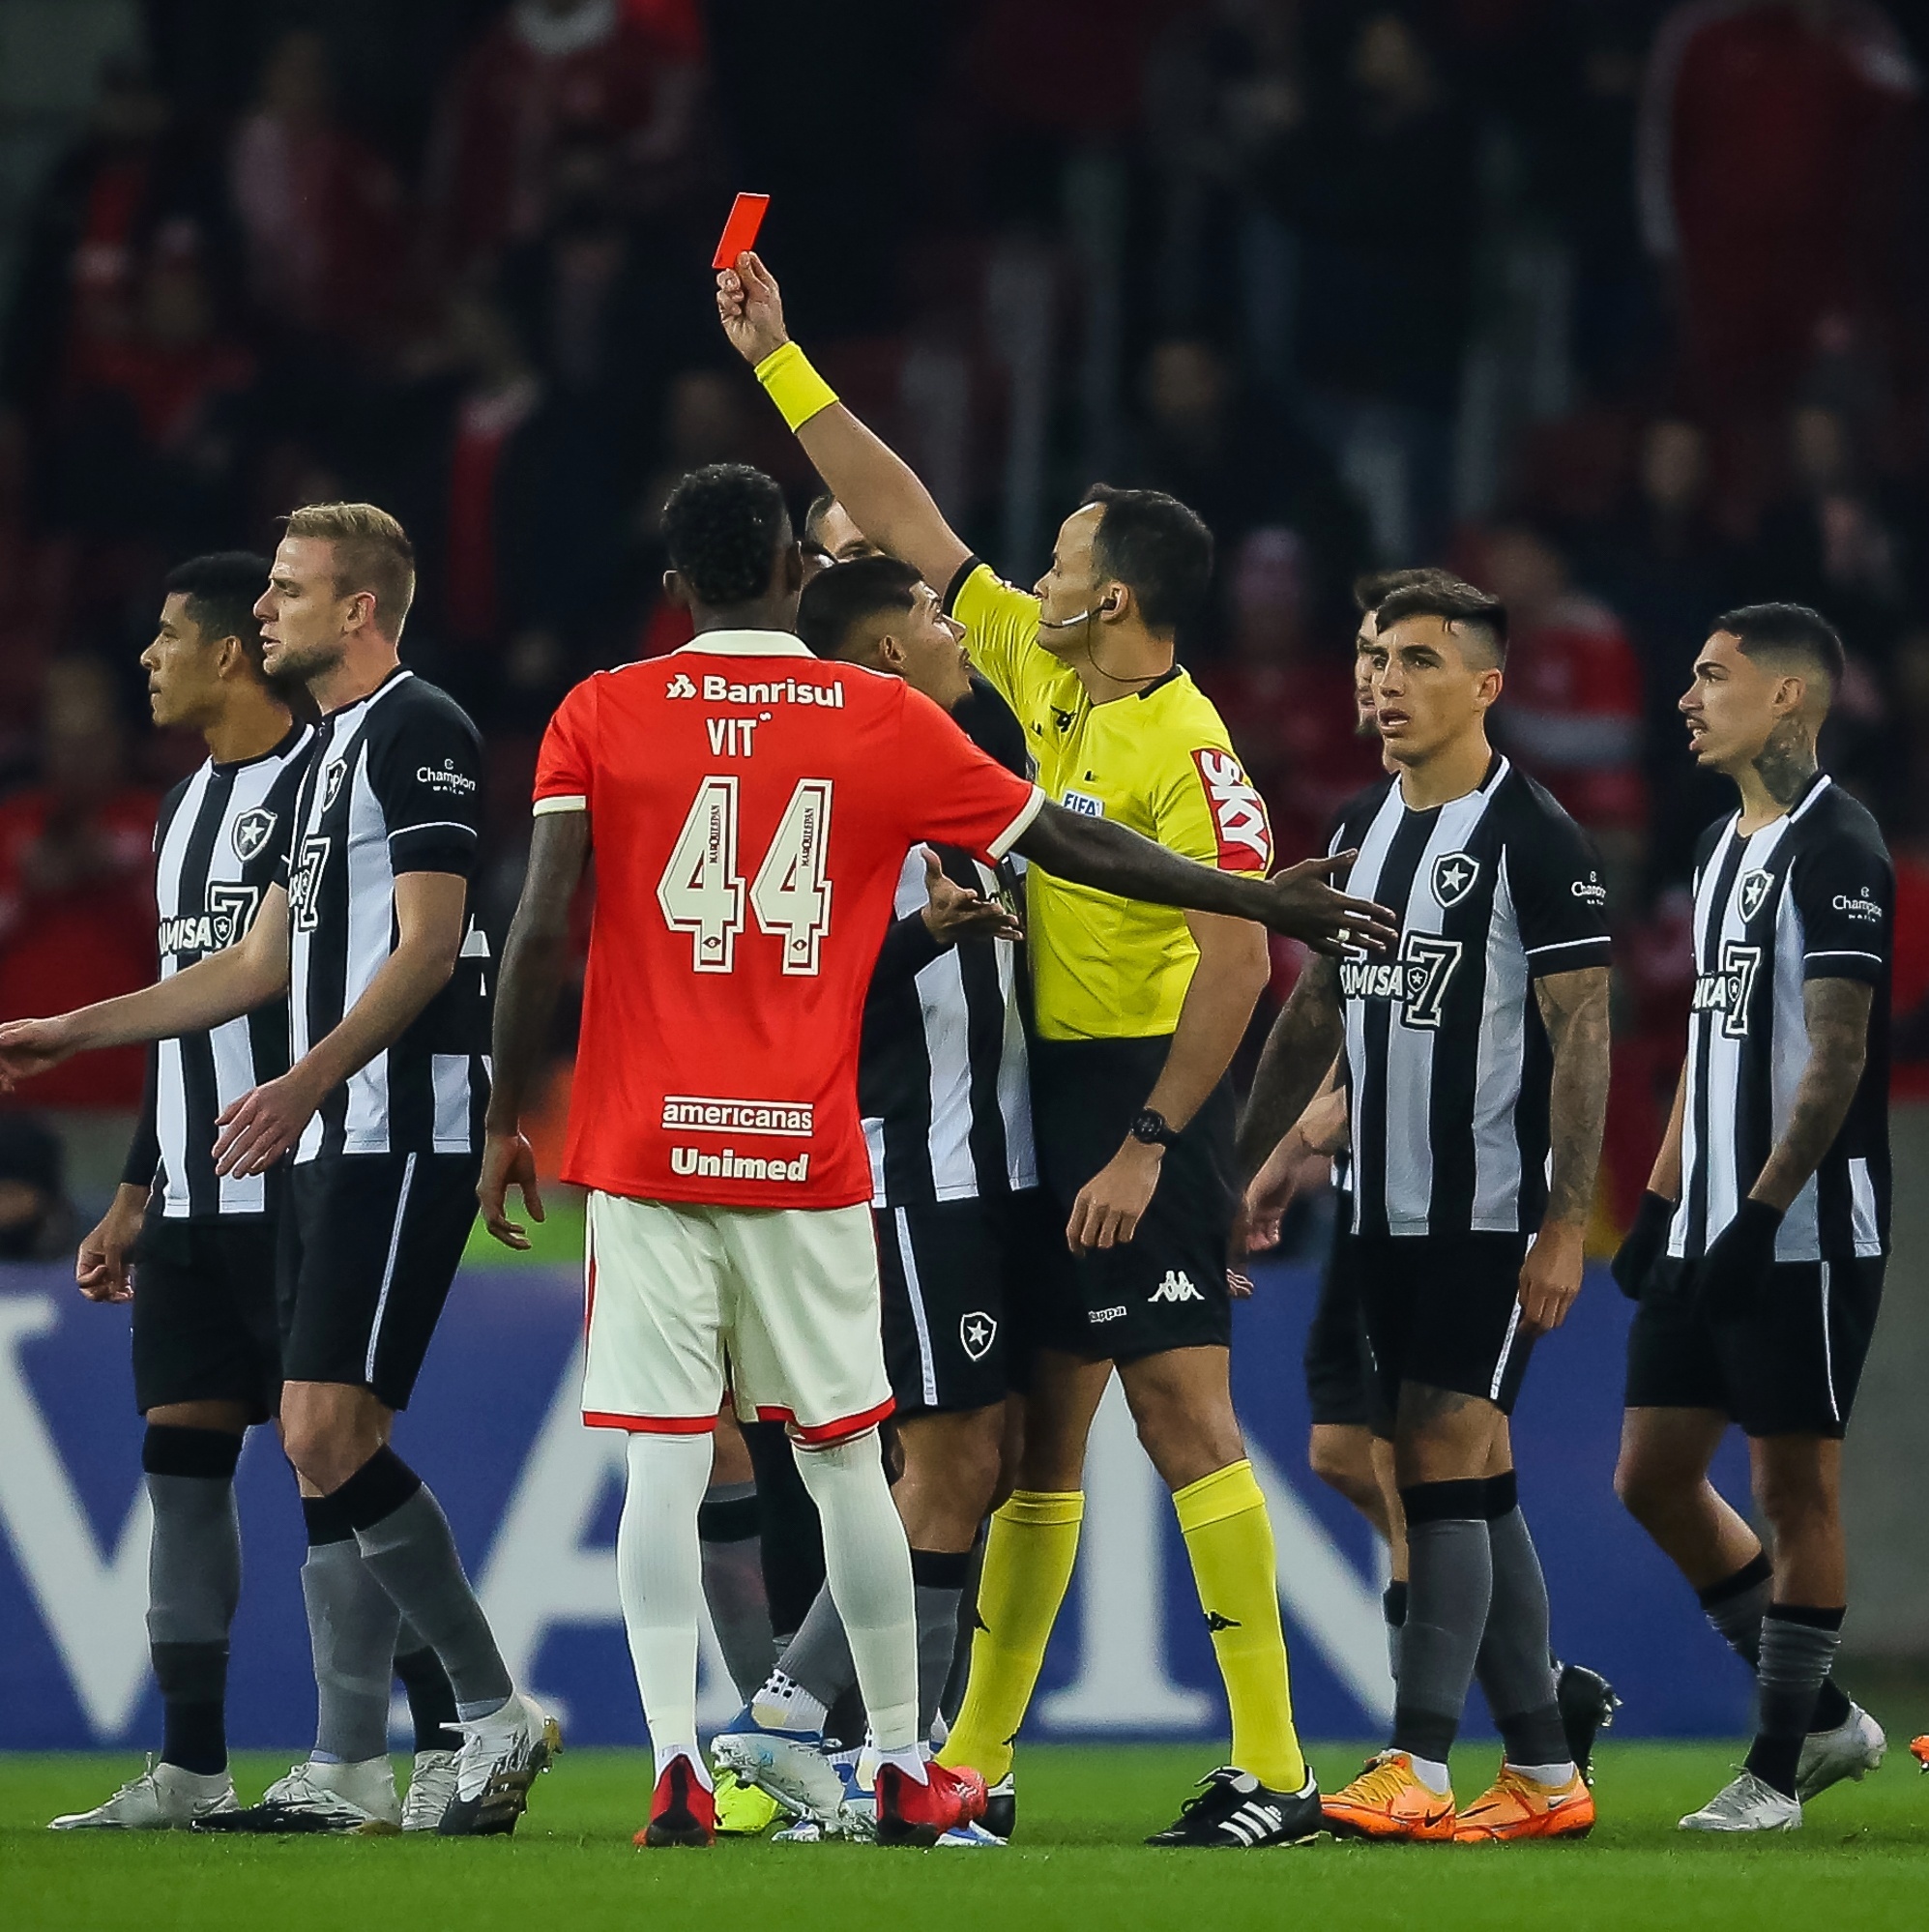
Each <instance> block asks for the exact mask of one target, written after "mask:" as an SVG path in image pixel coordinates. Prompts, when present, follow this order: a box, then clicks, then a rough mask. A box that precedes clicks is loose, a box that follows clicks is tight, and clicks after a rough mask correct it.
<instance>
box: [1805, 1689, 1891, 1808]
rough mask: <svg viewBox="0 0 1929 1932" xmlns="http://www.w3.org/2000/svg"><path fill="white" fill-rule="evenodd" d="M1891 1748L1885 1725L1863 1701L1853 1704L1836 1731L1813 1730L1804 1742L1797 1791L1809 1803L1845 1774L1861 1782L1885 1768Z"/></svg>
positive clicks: (1840, 1779) (1837, 1782) (1836, 1727)
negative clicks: (1885, 1760)
mask: <svg viewBox="0 0 1929 1932" xmlns="http://www.w3.org/2000/svg"><path fill="white" fill-rule="evenodd" d="M1887 1749H1888V1738H1887V1736H1886V1735H1885V1732H1884V1730H1883V1727H1882V1726H1881V1725H1880V1724H1878V1723H1877V1722H1876V1720H1875V1719H1874V1718H1873V1717H1871V1716H1870V1715H1869V1713H1868V1712H1866V1711H1864V1710H1863V1709H1862V1707H1861V1706H1860V1705H1859V1704H1851V1705H1850V1706H1849V1714H1848V1716H1846V1717H1845V1718H1843V1720H1842V1721H1841V1723H1839V1724H1838V1725H1836V1726H1835V1728H1834V1729H1833V1730H1832V1731H1811V1732H1810V1733H1809V1734H1808V1736H1807V1737H1806V1738H1804V1739H1803V1740H1802V1741H1801V1762H1800V1764H1799V1765H1798V1766H1797V1770H1796V1774H1795V1788H1796V1794H1797V1797H1798V1798H1800V1800H1801V1801H1802V1802H1803V1803H1804V1804H1806V1803H1807V1802H1808V1800H1810V1799H1811V1798H1819V1797H1821V1795H1822V1794H1823V1793H1824V1792H1825V1791H1827V1789H1828V1787H1829V1786H1830V1785H1831V1784H1840V1783H1841V1782H1842V1780H1843V1779H1844V1778H1845V1777H1846V1778H1853V1779H1854V1780H1855V1781H1856V1783H1857V1784H1859V1783H1861V1781H1862V1779H1863V1778H1865V1777H1866V1776H1867V1775H1868V1774H1869V1772H1870V1771H1880V1770H1881V1769H1882V1761H1883V1755H1884V1753H1885V1752H1886V1751H1887Z"/></svg>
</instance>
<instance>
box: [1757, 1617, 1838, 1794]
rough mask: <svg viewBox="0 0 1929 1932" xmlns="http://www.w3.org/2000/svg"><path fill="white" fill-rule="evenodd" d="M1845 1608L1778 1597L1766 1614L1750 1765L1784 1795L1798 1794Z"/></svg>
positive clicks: (1763, 1626) (1758, 1671) (1766, 1781)
mask: <svg viewBox="0 0 1929 1932" xmlns="http://www.w3.org/2000/svg"><path fill="white" fill-rule="evenodd" d="M1846 1614H1847V1613H1846V1612H1845V1611H1842V1610H1835V1609H1827V1610H1816V1609H1810V1608H1808V1607H1807V1606H1805V1605H1802V1604H1796V1603H1775V1604H1771V1605H1770V1606H1769V1608H1768V1615H1767V1616H1766V1617H1764V1618H1763V1619H1762V1661H1761V1663H1760V1665H1759V1666H1758V1667H1757V1670H1756V1673H1755V1677H1756V1696H1757V1702H1758V1705H1759V1714H1758V1716H1757V1719H1756V1723H1757V1730H1756V1733H1755V1742H1754V1743H1753V1744H1752V1745H1751V1746H1750V1747H1749V1751H1748V1763H1747V1769H1748V1770H1749V1771H1753V1772H1754V1773H1755V1775H1756V1776H1757V1777H1759V1778H1761V1779H1762V1780H1763V1781H1764V1782H1765V1783H1767V1784H1771V1785H1773V1786H1774V1788H1775V1789H1776V1790H1777V1791H1779V1792H1780V1793H1781V1794H1782V1796H1783V1797H1784V1798H1793V1797H1794V1796H1795V1781H1796V1767H1797V1764H1798V1763H1799V1761H1800V1757H1801V1745H1802V1740H1803V1739H1804V1738H1805V1737H1806V1736H1807V1735H1808V1732H1809V1728H1810V1726H1811V1725H1812V1724H1813V1723H1814V1721H1815V1699H1816V1693H1817V1692H1818V1691H1820V1690H1821V1688H1822V1685H1823V1682H1824V1680H1825V1679H1826V1678H1827V1675H1828V1671H1829V1667H1830V1666H1831V1665H1832V1664H1833V1663H1834V1661H1835V1653H1836V1651H1837V1650H1838V1649H1839V1648H1840V1646H1841V1643H1842V1619H1843V1617H1844V1616H1845V1615H1846Z"/></svg>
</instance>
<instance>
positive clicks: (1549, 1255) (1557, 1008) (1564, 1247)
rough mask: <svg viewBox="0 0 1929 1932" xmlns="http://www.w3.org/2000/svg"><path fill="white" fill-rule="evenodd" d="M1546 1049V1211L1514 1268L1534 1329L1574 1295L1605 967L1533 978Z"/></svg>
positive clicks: (1582, 1255) (1603, 1099)
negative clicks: (1549, 1051) (1550, 1062)
mask: <svg viewBox="0 0 1929 1932" xmlns="http://www.w3.org/2000/svg"><path fill="white" fill-rule="evenodd" d="M1534 999H1535V1000H1536V1002H1537V1003H1538V1005H1539V1007H1540V1017H1541V1022H1542V1024H1543V1025H1544V1026H1545V1027H1546V1028H1547V1039H1548V1043H1549V1045H1550V1046H1551V1047H1552V1048H1553V1054H1554V1070H1553V1079H1552V1084H1551V1086H1550V1088H1549V1091H1548V1097H1547V1137H1548V1152H1549V1165H1548V1177H1547V1212H1546V1214H1545V1215H1543V1216H1542V1217H1541V1222H1540V1231H1539V1233H1538V1234H1536V1235H1535V1236H1534V1245H1533V1246H1532V1247H1531V1248H1529V1250H1528V1253H1527V1259H1526V1261H1525V1262H1524V1263H1523V1264H1522V1267H1521V1272H1520V1308H1521V1314H1522V1316H1523V1318H1524V1319H1525V1320H1527V1321H1528V1322H1531V1323H1532V1324H1533V1325H1534V1327H1535V1328H1536V1329H1541V1330H1546V1329H1558V1328H1559V1327H1560V1326H1561V1324H1562V1323H1563V1322H1564V1321H1565V1320H1566V1319H1567V1310H1568V1309H1569V1308H1570V1307H1572V1306H1573V1304H1574V1298H1575V1296H1577V1295H1578V1294H1579V1293H1580V1292H1581V1271H1582V1269H1583V1267H1584V1266H1585V1264H1586V1242H1587V1233H1588V1216H1589V1215H1591V1214H1592V1213H1593V1205H1594V1180H1595V1177H1596V1176H1597V1175H1598V1174H1599V1172H1600V1165H1601V1138H1602V1136H1603V1134H1604V1133H1605V1132H1606V1129H1607V1097H1608V969H1607V968H1606V967H1605V966H1588V967H1584V968H1583V969H1582V970H1581V971H1580V972H1578V973H1550V974H1548V975H1547V976H1546V977H1545V978H1544V979H1539V980H1536V981H1534Z"/></svg>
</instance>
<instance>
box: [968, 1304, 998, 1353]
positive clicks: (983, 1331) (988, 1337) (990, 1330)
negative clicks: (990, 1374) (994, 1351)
mask: <svg viewBox="0 0 1929 1932" xmlns="http://www.w3.org/2000/svg"><path fill="white" fill-rule="evenodd" d="M997 1339H998V1324H997V1323H996V1322H995V1321H994V1320H993V1319H992V1318H991V1317H990V1316H989V1315H987V1314H986V1313H985V1312H984V1311H983V1310H982V1309H981V1308H974V1309H973V1310H972V1311H971V1313H970V1314H968V1315H965V1316H962V1317H960V1319H959V1321H958V1340H959V1341H960V1342H962V1343H963V1344H964V1352H965V1353H966V1354H967V1355H968V1356H970V1357H971V1359H972V1360H973V1361H983V1360H984V1358H985V1357H986V1355H988V1354H989V1353H990V1351H991V1344H992V1343H993V1342H995V1341H996V1340H997Z"/></svg>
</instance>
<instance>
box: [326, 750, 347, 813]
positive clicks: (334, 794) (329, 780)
mask: <svg viewBox="0 0 1929 1932" xmlns="http://www.w3.org/2000/svg"><path fill="white" fill-rule="evenodd" d="M347 770H348V766H347V765H346V763H344V761H343V760H341V759H339V758H337V759H336V761H335V763H334V764H333V765H331V766H330V767H329V768H328V770H327V771H326V772H324V773H323V774H322V810H323V811H326V810H327V809H328V808H329V806H330V805H333V804H334V803H335V802H336V799H337V798H338V797H339V796H340V794H341V780H342V776H343V775H344V774H345V773H346V772H347Z"/></svg>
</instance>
